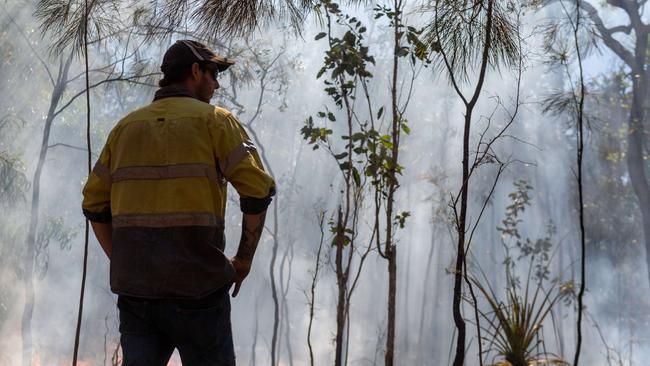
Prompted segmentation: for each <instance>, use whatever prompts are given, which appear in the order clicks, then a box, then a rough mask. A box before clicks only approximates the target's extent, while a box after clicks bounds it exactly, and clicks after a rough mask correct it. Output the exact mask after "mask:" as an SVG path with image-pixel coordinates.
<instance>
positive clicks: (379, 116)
mask: <svg viewBox="0 0 650 366" xmlns="http://www.w3.org/2000/svg"><path fill="white" fill-rule="evenodd" d="M382 114H384V107H381V108H379V111H378V112H377V119H380V118H381V115H382Z"/></svg>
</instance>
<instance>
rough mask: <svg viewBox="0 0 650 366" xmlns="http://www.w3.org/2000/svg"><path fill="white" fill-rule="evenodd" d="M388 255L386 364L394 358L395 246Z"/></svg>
mask: <svg viewBox="0 0 650 366" xmlns="http://www.w3.org/2000/svg"><path fill="white" fill-rule="evenodd" d="M386 255H387V256H388V329H387V333H386V360H385V361H386V363H385V364H386V366H393V363H394V358H395V295H396V292H397V263H396V261H397V248H396V247H395V246H392V248H391V249H390V251H388V252H387V253H386Z"/></svg>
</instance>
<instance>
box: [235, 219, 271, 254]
mask: <svg viewBox="0 0 650 366" xmlns="http://www.w3.org/2000/svg"><path fill="white" fill-rule="evenodd" d="M265 219H266V212H264V213H262V214H259V215H255V216H252V215H251V216H248V220H247V219H246V216H244V218H243V219H242V235H241V241H240V242H239V249H238V250H237V257H238V258H240V259H245V260H252V259H253V256H254V255H255V249H257V244H258V243H259V241H260V237H261V236H262V231H263V230H264V220H265Z"/></svg>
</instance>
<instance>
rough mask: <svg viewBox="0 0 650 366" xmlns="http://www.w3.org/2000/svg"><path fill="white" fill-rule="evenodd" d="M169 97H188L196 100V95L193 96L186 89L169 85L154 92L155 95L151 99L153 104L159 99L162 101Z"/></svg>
mask: <svg viewBox="0 0 650 366" xmlns="http://www.w3.org/2000/svg"><path fill="white" fill-rule="evenodd" d="M169 97H190V98H195V99H196V95H194V94H193V93H192V92H191V91H190V90H189V89H187V88H186V87H184V86H180V85H169V86H163V87H162V88H160V89H158V90H156V94H155V95H154V97H153V101H154V102H155V101H157V100H159V99H164V98H169Z"/></svg>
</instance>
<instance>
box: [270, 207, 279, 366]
mask: <svg viewBox="0 0 650 366" xmlns="http://www.w3.org/2000/svg"><path fill="white" fill-rule="evenodd" d="M278 246H279V243H278V198H277V197H276V199H274V200H273V249H272V254H271V263H270V264H269V275H270V276H271V296H272V297H273V338H272V339H271V365H272V366H275V365H276V360H277V358H276V357H277V356H276V354H277V344H278V325H279V324H280V304H279V300H278V289H277V286H276V284H275V261H276V259H277V257H278Z"/></svg>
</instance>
